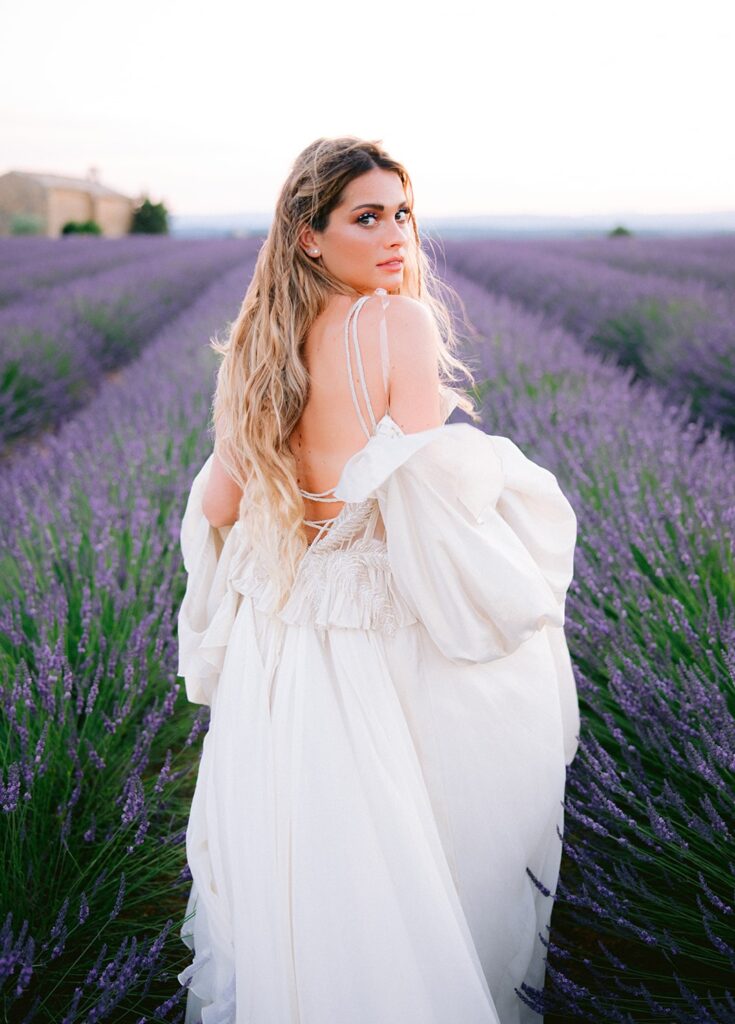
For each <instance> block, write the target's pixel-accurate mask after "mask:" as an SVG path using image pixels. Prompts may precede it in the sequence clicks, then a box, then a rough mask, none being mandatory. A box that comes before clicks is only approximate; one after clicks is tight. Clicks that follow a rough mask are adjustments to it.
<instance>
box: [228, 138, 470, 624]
mask: <svg viewBox="0 0 735 1024" xmlns="http://www.w3.org/2000/svg"><path fill="white" fill-rule="evenodd" d="M374 167H380V168H383V169H385V170H389V171H394V172H395V173H396V174H397V175H398V176H399V178H400V180H401V183H402V185H403V187H404V189H405V190H406V193H407V199H408V200H409V205H410V207H411V208H412V207H413V188H412V185H411V180H410V178H409V175H408V172H407V171H406V169H405V168H404V167H403V165H402V164H400V163H398V161H397V160H393V159H392V158H391V157H390V156H389V155H388V154H387V153H386V151H385V150H384V149H383V148H382V147H381V146H380V145H379V143H378V142H377V141H367V140H364V139H359V138H356V137H354V136H346V137H342V138H336V139H329V138H319V139H317V140H316V141H315V142H312V143H311V145H309V146H307V147H306V149H304V150H303V152H301V153H300V154H299V156H298V157H297V158H296V160H295V162H294V164H293V167H292V169H291V172H290V174H289V175H288V177H287V178H286V181H285V182H284V184H283V188H282V189H281V193H280V195H279V197H278V201H277V203H276V208H275V213H274V217H273V221H272V223H271V226H270V230H269V232H268V236H267V238H266V239H265V241H264V243H263V245H262V246H261V248H260V250H259V253H258V257H257V260H256V264H255V270H254V273H253V276H252V278H251V280H250V283H249V285H248V288H247V291H246V293H245V297H244V299H243V301H242V305H241V307H240V311H239V313H238V315H237V317H236V319H235V320H234V321H233V322H232V323H231V324H230V325H229V336H228V338H227V339H226V341H224V342H222V341H220V340H219V339H218V338H217V337H216V336H215V337H214V338H212V339H211V340H210V344H211V346H212V348H214V350H215V351H216V352H218V353H219V354H220V355H221V356H222V360H221V362H220V365H219V367H218V370H217V381H216V388H215V394H214V400H213V407H212V423H211V425H210V430H211V432H212V433H213V436H214V444H215V449H216V452H217V455H218V457H219V458H220V459H221V461H222V463H223V465H224V466H225V468H226V469H227V471H228V473H229V474H230V476H231V477H232V479H233V480H234V481H235V482H236V483H237V484H238V485H239V486H240V487H241V488H242V491H243V495H242V498H241V501H240V509H239V518H241V519H243V521H244V523H245V524H246V529H247V534H248V537H249V539H250V541H251V542H252V544H253V545H255V546H256V547H257V550H258V553H259V555H261V556H262V559H263V567H264V570H265V573H266V576H267V578H268V579H269V580H270V581H271V583H272V584H273V589H272V593H273V594H274V600H273V601H272V609H271V610H273V611H277V610H279V609H280V608H281V607H282V606H283V604H284V602H285V600H286V598H287V597H288V592H289V589H290V586H291V584H292V583H293V580H294V577H295V574H296V572H297V569H298V565H299V562H300V560H301V558H302V557H303V555H304V552H305V551H306V549H307V546H308V540H307V534H306V530H305V527H304V525H303V519H304V516H305V506H304V499H303V498H302V496H301V493H300V491H299V488H298V484H297V480H296V465H295V460H294V457H293V455H292V453H291V450H290V448H289V437H290V435H291V432H292V431H293V429H294V427H295V425H296V423H297V422H298V420H299V418H300V416H301V413H302V412H303V410H304V406H305V405H306V402H307V399H308V397H309V376H308V373H307V371H306V368H305V366H304V362H303V359H302V344H303V342H304V340H305V338H306V336H307V333H308V331H309V328H310V326H311V324H312V323H313V321H314V319H315V318H316V317H317V316H318V315H319V314H320V313H321V312H322V310H323V309H324V308H325V307H326V305H327V302H328V300H329V299H330V297H331V296H333V295H334V293H335V292H338V293H340V294H343V295H350V296H354V297H355V298H356V297H357V295H358V294H359V293H357V292H355V291H354V289H352V288H351V287H350V286H349V285H346V284H345V283H344V282H343V281H340V280H339V279H337V278H336V277H334V276H333V275H332V274H330V273H329V271H328V270H327V269H326V267H325V266H324V264H323V263H322V261H321V258H319V259H318V260H314V259H312V258H310V257H309V256H307V255H306V253H305V252H304V250H303V249H302V247H301V245H300V244H299V236H300V234H301V232H302V230H303V229H304V228H306V227H308V226H310V227H311V228H312V229H313V230H314V231H324V229H325V228H326V227H327V225H328V223H329V216H330V214H331V212H332V210H333V209H334V208H335V207H336V206H338V205H339V203H340V202H341V200H342V196H343V192H344V190H345V187H346V186H347V185H348V184H349V182H351V181H352V180H353V179H355V178H357V177H359V176H360V175H361V174H365V173H366V172H367V171H370V170H372V168H374ZM410 223H411V224H412V225H413V231H412V237H409V239H408V246H407V252H406V258H405V262H404V273H403V278H402V283H401V285H400V288H398V289H396V290H395V291H394V292H393V293H394V294H401V295H410V296H411V297H412V298H414V299H418V300H419V301H421V302H423V303H424V304H425V305H426V306H428V307H429V309H430V310H431V312H432V314H433V316H434V319H435V322H436V324H437V327H438V328H439V334H440V344H439V346H438V359H439V368H440V370H439V372H440V377H441V379H442V381H443V383H445V384H446V385H447V386H449V387H452V390H454V391H455V392H456V393H457V396H458V405H459V407H460V408H462V409H464V410H465V412H467V413H468V415H469V416H470V418H471V419H473V420H476V419H477V414H476V412H475V407H474V403H473V402H472V400H471V398H470V397H469V395H468V394H467V393H466V392H465V391H464V390H463V389H460V388H458V387H453V383H454V382H453V374H454V373H455V372H456V371H458V372H460V373H462V374H463V375H464V376H465V377H466V378H467V379H468V380H469V382H470V384H474V378H473V375H472V372H471V371H470V369H469V367H468V366H466V365H465V363H464V362H462V360H461V359H459V358H458V357H457V356H455V355H454V350H455V349H456V348H457V346H458V344H459V339H458V337H457V336H456V334H455V331H454V327H453V323H452V316H451V314H450V312H449V309H448V307H447V304H446V302H445V301H444V299H443V298H441V297H440V296H446V297H448V296H450V295H451V297H452V299H453V301H454V302H455V303H456V305H457V306H458V307H459V308H461V309H462V313H463V319H464V322H465V323H466V322H467V321H466V318H464V306H463V304H462V301H461V299H460V298H459V296H458V295H457V293H456V292H455V291H454V289H452V288H450V286H449V285H447V284H446V283H445V282H443V281H441V280H440V279H439V278H438V277H436V276H435V275H434V273H433V271H432V268H431V265H430V261H429V259H428V257H427V254H426V252H425V251H424V249H423V248H422V243H421V239H420V236H419V229H418V225H417V223H416V219H415V216H413V215H412V216H411V218H410ZM468 326H469V325H468ZM469 330H470V332H471V331H472V329H471V327H470V328H469Z"/></svg>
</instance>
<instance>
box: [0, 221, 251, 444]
mask: <svg viewBox="0 0 735 1024" xmlns="http://www.w3.org/2000/svg"><path fill="white" fill-rule="evenodd" d="M44 241H45V242H46V248H45V249H43V248H41V249H40V250H39V247H37V246H36V247H34V248H35V249H36V250H37V252H36V256H37V258H38V261H42V260H43V258H44V254H45V258H46V259H47V260H52V257H53V259H56V260H58V261H60V264H61V265H62V266H63V265H64V263H65V260H64V251H63V250H62V249H60V248H59V243H58V242H56V243H55V242H53V241H52V240H48V239H45V240H44ZM161 241H162V242H163V244H159V243H160V242H161ZM87 245H89V242H88V241H87ZM115 245H117V246H119V248H118V249H116V250H115V252H116V253H117V263H116V264H115V265H113V266H112V267H110V268H109V269H107V270H100V271H98V272H96V273H85V270H87V269H88V268H89V263H88V262H85V261H84V260H83V259H82V255H83V253H84V249H83V248H80V249H77V250H74V251H73V252H72V251H71V250H69V252H70V253H71V254H72V255H75V256H78V257H79V262H78V263H77V264H76V266H77V268H78V269H79V270H80V273H79V274H78V275H77V276H76V277H74V278H73V279H71V280H69V281H65V282H64V283H62V284H56V285H52V286H48V287H46V288H36V289H33V290H32V291H31V292H30V293H28V292H22V294H21V296H20V297H19V298H18V299H17V300H16V301H14V302H12V303H10V304H9V305H7V306H6V307H5V308H4V309H2V310H0V446H2V444H6V445H7V444H8V442H9V441H11V440H12V439H16V438H20V437H28V436H33V435H35V434H37V433H38V432H39V431H40V430H42V429H44V428H47V427H50V426H57V425H58V424H60V423H62V422H63V421H64V420H65V419H66V418H67V417H68V416H69V414H70V413H72V412H73V411H74V410H75V409H78V408H80V407H81V406H82V405H84V404H85V403H86V402H87V401H89V399H90V398H91V396H92V395H93V394H94V393H95V391H96V390H97V389H98V387H99V386H100V382H101V381H102V379H103V378H104V374H105V373H107V372H109V371H111V370H114V369H116V368H118V367H120V366H123V365H125V364H126V363H128V362H130V361H131V360H132V359H134V358H135V357H136V356H137V355H138V354H139V353H140V351H141V350H142V348H143V347H144V346H145V345H146V344H147V343H148V342H149V340H150V339H151V338H152V337H153V335H154V334H155V332H156V331H157V330H159V329H160V328H161V327H162V326H163V325H164V324H166V323H167V322H168V321H169V320H171V318H172V317H173V316H175V315H176V314H177V313H178V311H179V310H181V309H183V308H184V307H185V306H187V305H188V304H190V303H191V302H193V301H194V299H195V298H196V296H197V295H199V294H200V293H201V292H202V291H203V290H204V289H205V288H206V287H207V286H208V285H209V284H210V283H211V282H212V281H213V280H215V279H216V278H217V276H219V275H220V274H223V273H226V272H227V271H228V270H229V269H230V268H231V267H233V266H235V265H237V264H239V263H240V264H241V263H242V262H243V261H244V260H246V259H247V258H249V257H250V256H252V254H253V253H254V252H255V251H256V249H257V247H258V246H259V245H260V242H259V240H257V239H252V240H242V241H241V240H234V239H220V240H215V241H195V242H181V241H175V242H171V241H170V240H166V239H164V240H151V239H148V240H147V241H146V244H144V245H142V246H141V243H140V240H139V239H136V238H135V237H132V238H131V239H129V240H128V239H125V240H118V241H116V242H115ZM49 251H50V252H51V254H52V255H51V256H49ZM107 251H108V250H106V249H105V250H100V255H101V256H102V255H103V254H104V253H105V252H107ZM86 252H87V254H89V253H91V252H93V250H91V249H89V248H88V249H87V250H86ZM89 259H90V256H89V255H87V256H86V260H89ZM22 262H23V261H22V256H21V263H22ZM35 265H36V266H38V265H39V263H38V262H37V263H36V264H35ZM31 266H33V264H31ZM45 272H46V273H48V267H47V269H46V271H45ZM27 273H28V274H29V277H28V278H27V279H28V280H33V272H32V271H31V270H30V269H29V270H28V271H27ZM16 274H17V276H18V277H19V278H20V277H21V271H20V270H17V271H16Z"/></svg>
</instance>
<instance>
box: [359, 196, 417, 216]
mask: <svg viewBox="0 0 735 1024" xmlns="http://www.w3.org/2000/svg"><path fill="white" fill-rule="evenodd" d="M401 206H408V200H407V199H403V200H402V201H401V202H400V203H399V204H398V206H397V207H396V209H399V208H400V207H401ZM365 207H370V209H372V210H384V209H385V207H384V206H383V204H382V203H360V205H359V206H353V207H352V209H351V210H350V213H354V212H355V210H362V209H364V208H365Z"/></svg>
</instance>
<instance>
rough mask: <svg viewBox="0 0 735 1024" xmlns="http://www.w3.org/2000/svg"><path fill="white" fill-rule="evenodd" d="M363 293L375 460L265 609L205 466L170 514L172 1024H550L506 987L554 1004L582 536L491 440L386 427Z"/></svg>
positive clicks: (248, 549) (479, 434)
mask: <svg viewBox="0 0 735 1024" xmlns="http://www.w3.org/2000/svg"><path fill="white" fill-rule="evenodd" d="M377 292H378V293H382V294H383V295H385V294H386V293H385V291H384V289H378V290H377ZM369 298H370V296H369V295H363V296H361V297H360V298H359V299H358V300H357V302H356V303H354V304H353V306H352V308H351V310H350V313H349V314H348V316H347V318H346V320H345V352H346V355H347V359H348V367H349V358H350V352H349V341H348V334H349V325H350V321H351V318H352V331H353V343H354V349H355V358H356V360H357V366H358V370H359V377H360V382H361V386H362V389H363V394H364V398H365V403H366V408H367V409H368V411H369V415H370V419H371V425H370V427H368V426H367V425H366V423H365V421H364V418H363V416H362V413H361V411H360V407H359V404H358V402H357V400H356V395H355V390H354V384H353V383H352V371H351V368H350V369H349V379H350V384H351V387H352V392H353V401H354V404H355V410H356V413H357V415H358V416H359V418H360V421H361V423H362V425H363V430H364V431H365V433H366V435H367V442H366V444H365V446H364V447H363V448H362V449H361V450H360V451H358V452H357V453H356V454H355V455H353V456H352V457H351V458H350V459H349V460H348V462H347V463H346V465H345V466H344V470H343V472H342V475H341V477H340V479H339V483H338V485H337V486H336V488H334V492H333V493H334V495H335V496H336V497H337V498H338V499H340V500H343V501H344V502H345V504H344V505H343V507H342V509H341V511H340V513H339V514H338V515H337V516H336V517H335V518H334V519H332V520H330V521H320V522H323V523H324V527H323V529H322V531H321V533H320V534H319V535H318V536H317V538H316V539H315V540H314V541H313V542H312V544H311V545H310V547H309V548H308V550H307V552H306V554H305V556H304V558H303V561H302V562H301V563H300V565H299V571H298V574H297V577H296V580H295V582H294V584H293V587H292V590H291V591H290V594H289V597H288V600H287V603H286V604H285V606H284V607H283V608H282V610H281V611H280V612H279V613H277V614H269V613H268V611H267V609H268V608H269V607H270V605H269V601H270V598H271V597H272V593H271V589H270V587H271V585H270V581H269V579H268V578H267V577H266V576H265V574H264V573H263V571H262V569H261V567H260V566H259V563H258V557H257V552H256V551H255V550H254V548H253V546H251V545H249V544H248V537H247V530H246V527H245V525H244V521H243V520H238V521H237V522H236V523H234V525H232V526H230V527H225V528H223V529H216V528H214V527H212V526H211V525H210V524H209V522H208V520H207V519H206V518H205V517H204V515H203V513H202V495H203V491H204V488H205V486H206V482H207V475H208V472H209V469H210V465H211V459H212V456H210V457H209V458H208V459H207V460H206V462H205V463H204V465H203V466H202V468H201V470H200V471H199V472H198V473H197V475H196V478H195V479H194V482H193V484H192V487H191V491H190V494H189V498H188V502H187V505H186V510H185V514H184V517H183V522H182V526H181V546H182V552H183V558H184V564H185V568H186V571H187V574H188V576H187V588H186V594H185V597H184V600H183V603H182V605H181V609H180V613H179V622H178V640H179V674H180V675H182V676H183V677H184V680H185V685H186V693H187V696H188V699H189V700H190V701H192V702H194V703H199V704H207V705H209V706H210V709H211V716H210V726H209V731H208V732H207V734H206V736H205V738H204V743H203V749H202V755H201V761H200V765H199V771H198V777H197V783H196V788H195V792H194V796H193V799H192V805H191V814H190V819H189V824H188V829H187V834H186V852H187V859H188V863H189V866H190V869H191V874H192V884H191V890H190V896H189V902H188V906H187V916H188V915H192V913H193V916H192V917H190V918H189V919H188V920H186V921H185V922H184V924H183V926H182V929H181V938H182V940H183V941H184V942H185V943H186V945H187V946H188V947H189V948H190V949H191V950H193V953H194V956H193V960H192V961H191V962H190V963H189V966H188V967H187V968H186V969H185V970H183V971H182V972H181V973H180V974H179V975H178V977H179V981H180V982H181V983H182V984H186V983H188V986H189V991H188V995H187V1008H186V1024H195V1022H198V1021H200V1020H201V1021H202V1024H246V1022H247V1024H492V1022H501V1024H526V1022H531V1021H534V1022H537V1021H539V1020H540V1019H541V1018H540V1017H539V1015H538V1014H536V1013H535V1012H533V1011H532V1010H531V1009H530V1008H529V1007H527V1006H526V1005H525V1003H523V1001H522V1000H521V999H520V998H519V996H518V995H517V994H516V991H515V989H520V986H521V983H522V982H525V983H526V984H528V985H531V986H534V987H536V988H540V987H542V985H543V979H544V969H545V963H544V956H545V948H544V946H543V944H542V943H541V941H540V938H539V933H540V934H541V935H543V936H544V938H547V937H548V925H549V920H550V915H551V909H552V903H553V892H554V889H555V886H556V882H557V878H558V871H559V864H560V858H561V835H562V834H563V804H562V801H563V798H564V786H565V765H567V764H570V763H571V761H572V759H573V758H574V755H575V752H576V749H577V743H578V736H577V732H578V727H579V712H578V704H577V693H576V688H575V681H574V676H573V673H572V667H571V662H570V658H569V653H568V649H567V645H566V640H565V636H564V630H563V626H564V605H565V596H566V591H567V588H568V586H569V583H570V581H571V578H572V567H573V554H574V547H575V542H576V518H575V514H574V512H573V510H572V507H571V506H570V504H569V502H568V501H567V499H566V498H565V497H564V495H563V493H562V491H561V490H560V488H559V485H558V483H557V480H556V478H555V476H554V475H553V474H552V473H551V472H549V471H548V470H547V469H544V468H543V467H541V466H539V465H537V464H536V463H534V462H532V461H531V460H529V459H528V458H527V457H526V456H525V455H524V454H523V453H522V452H521V450H520V449H519V448H518V447H517V446H516V445H515V444H514V443H513V442H512V441H510V440H509V439H508V438H507V437H502V436H498V435H488V434H485V433H484V432H483V431H481V430H479V429H477V428H476V427H473V426H471V425H469V424H466V423H455V424H446V423H444V425H443V426H440V427H436V428H433V429H429V430H424V431H420V432H418V433H413V434H404V433H403V432H402V431H401V429H400V428H399V427H398V425H397V423H395V421H394V420H393V419H392V418H391V416H390V413H386V415H385V416H383V418H382V419H380V420H379V421H377V422H376V420H375V416H374V414H373V412H372V409H371V407H370V399H369V396H368V393H367V388H366V387H365V384H364V374H363V371H362V362H361V359H360V352H359V345H358V340H357V314H358V312H359V309H360V308H361V306H362V305H363V304H364V302H365V301H367V300H368V299H369ZM382 301H383V303H385V302H386V301H387V299H385V298H384V299H383V300H382ZM384 322H385V321H384V320H383V323H384ZM384 369H385V364H384ZM452 397H453V392H451V391H450V389H448V388H443V389H442V399H443V404H444V416H443V419H444V420H446V418H447V416H448V415H449V412H451V407H452V402H451V399H452ZM304 493H306V494H309V493H310V492H304ZM323 493H326V492H323ZM325 500H327V499H325ZM331 500H334V498H332V499H331ZM527 869H529V870H530V872H532V873H533V875H534V876H535V877H536V878H537V879H538V880H539V882H540V883H541V885H542V886H544V887H545V888H546V890H547V891H548V893H549V894H545V893H544V892H543V891H542V890H541V889H540V888H539V887H538V886H536V885H535V884H534V882H533V880H532V878H531V877H530V875H529V873H528V871H527Z"/></svg>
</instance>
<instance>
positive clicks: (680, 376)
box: [445, 239, 735, 436]
mask: <svg viewBox="0 0 735 1024" xmlns="http://www.w3.org/2000/svg"><path fill="white" fill-rule="evenodd" d="M445 249H446V257H447V261H448V263H449V265H450V266H451V267H452V268H454V269H456V270H457V271H459V272H460V273H463V274H465V275H466V276H468V277H470V278H472V279H473V280H475V281H476V282H477V283H478V284H481V285H483V286H484V287H485V288H487V289H489V290H490V291H492V292H493V293H495V294H499V295H508V296H509V297H510V298H512V299H514V300H516V301H518V302H520V303H522V304H523V305H524V306H526V307H527V308H529V309H531V310H534V311H536V312H540V313H543V314H544V316H545V317H546V319H547V321H548V323H549V324H550V325H552V324H556V325H560V326H562V327H565V328H566V329H567V330H568V331H571V332H572V333H573V334H574V335H575V336H576V337H577V338H578V339H579V340H580V341H581V342H582V344H583V345H584V346H585V347H586V348H588V349H591V350H594V351H598V352H601V353H604V354H607V355H609V356H610V357H611V358H614V359H615V360H617V361H619V362H621V363H623V364H625V365H628V366H631V367H632V368H633V369H634V371H635V373H636V375H637V376H640V377H643V378H645V379H649V380H651V381H653V382H654V383H656V384H657V386H658V387H659V388H660V389H661V391H662V393H663V395H664V396H665V397H666V398H667V400H669V401H671V402H673V403H677V404H678V403H681V402H684V401H686V400H690V402H691V408H692V413H693V415H695V416H701V417H702V418H703V419H704V421H705V422H706V423H710V424H718V425H720V426H721V428H722V430H723V432H724V433H726V434H728V435H729V436H734V435H735V307H734V306H733V303H732V300H731V298H730V297H729V296H727V295H725V294H724V293H723V292H721V291H719V290H717V289H715V288H711V287H709V286H708V285H706V284H705V283H704V282H702V281H695V280H689V281H674V280H672V279H671V278H667V277H663V276H661V275H656V274H644V275H637V274H633V273H628V272H626V271H624V270H620V269H617V268H615V267H609V266H606V265H604V264H592V263H588V262H585V261H584V260H580V259H575V258H573V257H572V256H564V255H561V254H560V253H559V252H546V251H545V250H544V247H543V246H540V245H538V244H536V243H534V242H516V241H502V242H499V241H494V240H488V239H481V240H471V241H461V242H460V241H447V242H446V243H445Z"/></svg>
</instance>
